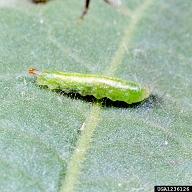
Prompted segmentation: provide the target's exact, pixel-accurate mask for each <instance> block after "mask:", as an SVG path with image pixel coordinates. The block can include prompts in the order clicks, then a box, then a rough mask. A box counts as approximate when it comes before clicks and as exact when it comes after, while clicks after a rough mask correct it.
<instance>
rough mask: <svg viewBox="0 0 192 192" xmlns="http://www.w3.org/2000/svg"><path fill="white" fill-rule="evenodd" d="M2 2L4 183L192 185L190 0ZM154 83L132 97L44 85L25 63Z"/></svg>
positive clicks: (111, 191)
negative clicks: (118, 100)
mask: <svg viewBox="0 0 192 192" xmlns="http://www.w3.org/2000/svg"><path fill="white" fill-rule="evenodd" d="M82 9H83V1H75V0H65V1H61V0H52V1H50V2H48V3H47V4H44V5H33V4H32V3H31V2H29V1H27V0H22V1H19V0H8V1H6V0H2V1H1V3H0V99H1V102H0V191H1V192H12V191H16V192H45V191H46V192H77V191H78V192H119V191H121V192H124V191H129V192H135V191H137V192H149V191H151V192H152V191H153V186H154V185H190V184H192V153H191V151H192V126H191V125H192V115H191V114H192V75H191V72H192V65H191V62H192V57H191V53H192V46H191V45H192V35H191V33H192V25H191V18H192V1H191V0H185V1H183V0H169V1H167V0H161V1H153V0H122V7H121V8H120V9H115V8H112V7H111V6H108V5H107V4H105V3H104V2H103V1H92V2H91V9H90V10H89V14H88V15H87V16H86V18H85V19H84V20H83V21H79V20H78V17H79V16H80V15H81V11H82ZM31 66H33V67H36V68H38V69H40V70H44V69H54V70H61V71H66V72H81V73H93V74H105V75H110V76H114V77H118V78H122V79H125V80H134V81H138V82H141V83H143V84H146V85H149V86H150V88H151V91H152V96H151V97H150V98H149V99H148V100H147V101H145V102H142V103H140V104H138V105H134V106H124V105H119V104H110V105H104V106H101V104H97V103H95V102H87V101H85V100H82V99H78V98H71V97H69V96H66V95H59V94H57V93H54V92H50V91H48V90H45V89H40V88H39V87H37V86H36V85H35V84H34V83H33V82H32V81H31V80H30V79H29V78H28V77H27V69H28V68H29V67H31Z"/></svg>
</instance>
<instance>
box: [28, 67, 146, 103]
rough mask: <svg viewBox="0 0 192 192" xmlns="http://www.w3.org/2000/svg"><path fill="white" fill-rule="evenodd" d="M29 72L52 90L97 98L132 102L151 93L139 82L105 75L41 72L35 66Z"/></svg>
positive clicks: (140, 99) (37, 80)
mask: <svg viewBox="0 0 192 192" xmlns="http://www.w3.org/2000/svg"><path fill="white" fill-rule="evenodd" d="M29 74H30V75H34V76H37V79H36V82H37V84H38V85H40V86H46V87H48V89H50V90H61V91H64V92H66V93H70V92H73V93H79V94H81V95H82V96H87V95H93V96H94V97H95V98H97V99H102V98H105V97H107V98H109V99H110V100H112V101H124V102H126V103H128V104H132V103H137V102H140V101H143V100H144V99H146V98H148V97H149V95H150V91H149V88H148V87H144V86H142V85H141V84H139V83H136V82H132V81H125V80H121V79H118V78H114V77H108V76H103V75H95V74H81V73H66V72H61V71H44V72H39V71H38V70H37V69H35V68H30V69H29Z"/></svg>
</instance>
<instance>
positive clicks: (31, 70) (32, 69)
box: [28, 68, 39, 76]
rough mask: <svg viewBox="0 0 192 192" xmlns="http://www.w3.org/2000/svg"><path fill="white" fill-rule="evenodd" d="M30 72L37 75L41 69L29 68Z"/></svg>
mask: <svg viewBox="0 0 192 192" xmlns="http://www.w3.org/2000/svg"><path fill="white" fill-rule="evenodd" d="M28 73H29V75H32V76H36V75H38V74H39V71H38V70H37V69H35V68H29V70H28Z"/></svg>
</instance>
